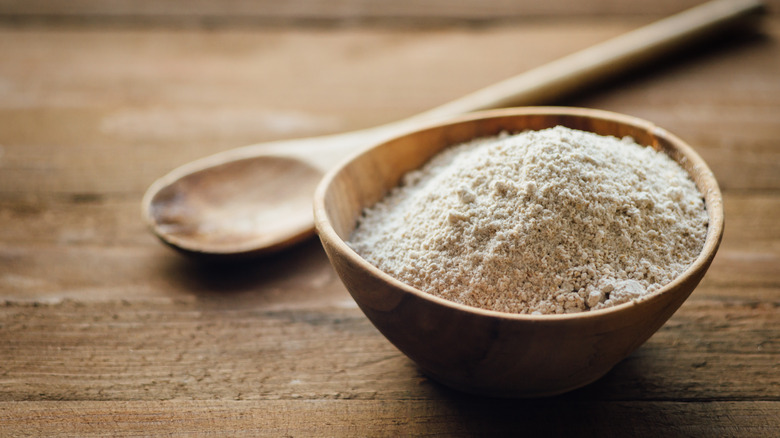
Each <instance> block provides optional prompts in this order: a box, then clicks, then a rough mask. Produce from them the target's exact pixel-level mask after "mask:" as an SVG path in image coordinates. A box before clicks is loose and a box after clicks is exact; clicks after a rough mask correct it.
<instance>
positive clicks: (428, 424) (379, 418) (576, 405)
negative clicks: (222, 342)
mask: <svg viewBox="0 0 780 438" xmlns="http://www.w3.org/2000/svg"><path fill="white" fill-rule="evenodd" d="M778 418H780V402H732V401H718V402H713V403H706V404H698V403H686V402H642V403H637V402H585V401H582V402H576V401H561V400H541V401H540V400H534V401H512V400H489V399H476V400H475V399H469V398H463V397H458V396H455V395H451V394H446V395H444V396H443V397H442V399H441V400H436V401H425V400H398V401H395V402H390V403H374V402H371V401H363V400H289V399H286V400H269V401H229V400H227V401H225V400H218V401H209V400H202V401H146V402H144V401H141V402H66V403H59V402H57V403H54V402H32V403H0V423H2V424H3V426H4V432H5V433H8V434H9V435H14V436H16V435H19V436H24V435H37V436H41V435H46V436H73V435H77V436H82V437H91V436H102V435H103V434H104V433H105V432H106V431H110V433H111V435H112V436H118V437H123V436H137V435H148V434H149V433H150V431H154V432H155V433H157V434H160V435H166V436H204V435H209V436H212V435H215V434H216V435H223V436H224V435H229V436H235V437H241V436H340V437H363V436H418V435H426V436H427V435H437V436H462V435H469V436H471V435H478V436H485V435H490V436H495V435H523V436H525V435H533V436H536V435H539V436H541V435H549V436H593V435H609V436H638V437H645V436H648V437H650V436H657V434H658V433H659V431H663V433H664V435H667V436H702V437H703V436H719V437H736V436H755V437H763V436H766V437H771V436H777V434H778V433H780V420H778Z"/></svg>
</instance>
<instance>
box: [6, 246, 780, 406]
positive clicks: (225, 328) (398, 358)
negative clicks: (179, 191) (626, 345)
mask: <svg viewBox="0 0 780 438" xmlns="http://www.w3.org/2000/svg"><path fill="white" fill-rule="evenodd" d="M86 262H87V263H89V261H86ZM277 267H278V266H277ZM273 268H274V267H271V268H270V269H273ZM234 272H235V270H233V271H229V270H228V271H222V272H221V273H220V274H221V275H222V276H225V275H229V274H231V273H234ZM179 274H180V275H181V274H187V272H186V271H185V272H181V273H179ZM189 274H191V275H197V274H194V272H193V271H189ZM244 275H247V274H244ZM184 276H185V277H186V275H184ZM200 276H201V278H200V279H189V281H191V283H189V284H191V285H199V286H195V287H192V288H191V289H190V290H187V288H186V285H187V283H182V284H180V285H179V287H181V288H182V289H179V290H178V291H176V288H174V289H172V288H170V287H166V288H162V287H159V286H157V287H155V286H154V284H156V283H157V282H155V281H152V282H149V283H147V284H146V285H145V287H149V288H151V290H144V286H139V287H138V292H137V294H136V291H135V290H133V289H132V288H130V287H127V288H124V289H120V290H110V289H100V288H96V290H94V291H91V292H90V291H89V290H87V291H86V292H83V289H82V292H81V293H79V294H78V298H77V297H76V296H71V297H67V298H60V299H57V300H54V299H52V300H48V301H44V300H37V301H34V302H29V301H27V302H25V301H24V300H15V299H12V298H10V299H8V298H7V299H5V301H4V302H3V303H0V304H1V307H0V321H2V325H0V357H3V358H4V360H3V361H2V363H1V364H0V388H2V391H0V399H2V400H7V401H10V400H152V399H169V398H219V399H274V398H279V397H287V398H294V397H296V396H301V397H305V398H312V399H332V398H349V399H356V398H357V399H395V398H398V397H400V398H403V399H409V398H412V399H427V398H430V397H434V396H435V388H436V386H437V385H433V384H431V383H430V382H428V381H427V379H425V378H424V377H423V376H422V375H421V374H420V372H419V370H418V369H417V368H416V367H415V366H414V365H413V364H412V363H411V362H410V361H409V360H408V359H406V358H405V357H404V356H403V355H402V354H401V353H400V352H398V351H397V350H396V349H395V348H394V347H393V346H392V345H390V344H389V343H388V342H387V341H386V340H385V339H384V338H383V337H382V336H381V335H380V334H379V333H378V332H377V331H376V330H375V329H374V328H373V327H372V326H371V324H370V323H369V322H368V320H366V319H365V317H364V316H363V315H362V314H361V312H360V311H359V310H358V309H357V308H355V306H354V304H353V303H352V301H351V300H350V299H349V297H348V295H347V294H346V292H345V291H344V290H343V288H342V287H341V286H340V284H338V283H337V281H335V280H333V279H332V278H330V277H325V278H326V280H325V281H326V284H325V285H323V286H319V287H317V288H314V287H313V285H312V284H311V283H309V284H305V283H304V281H305V280H303V279H301V278H298V277H294V278H289V277H288V276H285V275H284V274H279V276H278V277H276V278H275V279H274V278H271V279H269V280H270V281H267V282H264V281H262V280H263V279H262V276H259V277H260V278H261V279H260V280H257V281H254V279H256V278H257V277H252V276H249V275H248V277H250V278H249V280H247V279H244V280H245V281H244V282H237V284H236V283H234V284H232V286H233V288H232V289H231V288H230V287H225V285H226V284H227V285H230V284H231V282H232V281H235V280H232V279H228V278H218V276H217V275H216V274H215V278H211V281H212V284H209V283H208V281H203V279H202V278H203V277H206V275H205V274H202V273H201V274H200ZM177 280H178V281H182V282H186V281H188V280H187V279H186V278H180V279H176V278H170V279H169V281H170V282H171V284H173V283H174V282H175V281H177ZM309 281H312V280H311V279H309ZM100 292H104V293H105V296H103V297H102V299H101V297H100V296H99V293H100ZM117 292H123V293H124V296H125V298H120V297H119V296H117V295H118V294H117ZM119 295H121V294H119ZM779 314H780V297H779V296H778V295H777V289H776V288H770V289H764V290H762V291H757V290H755V289H745V290H740V289H731V290H730V291H728V292H727V293H723V292H722V293H721V295H720V296H716V297H709V296H708V295H707V294H706V292H705V291H703V292H702V293H699V292H698V291H697V292H696V293H695V294H694V298H692V299H691V300H690V301H689V302H688V303H686V304H685V305H684V306H683V307H682V308H681V310H680V311H679V312H678V313H677V314H676V315H675V316H674V317H673V318H672V319H671V320H670V322H669V323H668V324H667V325H666V326H664V327H663V328H662V329H661V330H660V331H659V332H658V333H657V334H656V335H655V336H654V337H652V338H651V339H650V340H649V341H648V342H647V343H646V344H645V345H644V346H643V347H642V348H640V349H639V350H638V351H637V352H635V353H634V354H633V355H632V356H630V357H629V358H628V359H627V360H626V361H624V362H622V363H621V364H619V365H618V366H617V367H616V368H615V369H614V370H613V371H612V372H611V373H610V374H609V375H608V376H607V377H605V378H604V379H602V380H600V381H598V382H596V383H595V384H593V385H591V386H589V387H587V388H585V389H583V390H581V392H580V393H579V394H580V395H579V396H581V397H584V398H588V399H612V398H614V397H618V398H620V399H627V400H676V399H685V400H694V399H696V400H724V399H728V400H778V398H780V373H779V372H778V366H780V365H778V364H780V342H778V337H777V336H775V334H776V333H778V332H780V318H778V315H779ZM577 394H578V393H574V395H573V396H574V397H577Z"/></svg>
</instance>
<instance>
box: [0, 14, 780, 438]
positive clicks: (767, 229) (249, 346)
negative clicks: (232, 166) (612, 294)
mask: <svg viewBox="0 0 780 438" xmlns="http://www.w3.org/2000/svg"><path fill="white" fill-rule="evenodd" d="M698 3H699V2H696V1H687V0H686V1H671V0H661V1H656V2H640V1H633V2H631V1H599V0H588V1H573V0H549V1H545V2H534V1H525V0H523V1H498V0H495V1H487V2H485V1H478V0H468V1H467V0H460V1H443V0H437V1H424V2H422V1H411V0H404V1H393V2H390V1H387V2H377V1H367V0H363V1H358V0H354V1H339V0H320V1H303V0H297V1H283V2H275V1H240V0H234V1H221V2H206V1H186V2H185V1H173V0H168V1H120V0H117V1H87V0H82V1H61V2H56V1H43V0H39V1H10V0H0V435H4V436H5V435H8V436H14V435H32V436H40V435H63V436H68V435H69V436H91V435H116V436H124V435H152V434H167V435H195V434H204V435H205V434H212V435H218V436H225V435H228V436H240V435H249V436H254V435H269V436H280V435H286V436H311V435H322V436H399V435H400V436H403V435H445V436H457V435H492V434H519V433H523V432H524V433H530V434H545V435H562V434H565V435H567V436H591V435H601V436H604V435H606V436H622V435H629V434H630V435H636V436H657V435H659V434H665V435H669V436H683V435H684V436H746V435H748V436H777V435H780V420H779V419H778V418H780V310H779V309H780V225H778V223H779V222H780V221H778V217H780V140H778V139H780V46H779V45H778V41H780V19H779V18H778V15H777V13H776V11H777V10H780V1H777V0H773V1H771V2H768V3H769V10H770V13H769V15H768V16H767V17H766V19H765V20H764V22H763V25H762V26H761V30H759V31H758V32H755V33H746V34H740V35H724V36H723V37H722V38H720V39H718V40H717V41H715V42H713V43H711V44H709V45H708V46H707V47H703V48H699V49H697V50H689V51H686V52H684V53H682V54H679V55H677V56H675V57H674V58H672V59H670V60H669V61H668V62H665V63H663V64H660V65H656V66H652V67H648V68H643V69H641V70H640V71H638V72H636V73H635V74H633V75H631V76H629V77H627V78H624V79H621V80H619V81H613V82H612V83H607V84H603V85H602V86H599V87H597V88H594V89H593V90H590V91H589V92H585V93H581V94H579V95H577V96H571V97H569V98H567V99H564V100H563V101H560V102H549V103H556V104H565V105H574V106H586V107H594V108H601V109H607V110H612V111H618V112H624V113H627V114H631V115H635V116H639V117H643V118H646V119H649V120H652V121H654V122H656V123H657V124H659V125H660V126H663V127H665V128H667V129H668V130H670V131H672V132H674V133H676V134H677V135H679V136H680V137H682V138H683V139H685V140H687V141H688V142H689V143H690V144H692V145H693V146H694V147H695V148H696V150H697V151H698V152H699V153H700V154H701V155H702V157H703V158H704V159H705V160H706V161H707V162H708V163H709V165H710V167H711V168H712V169H713V171H714V172H715V175H716V176H717V178H718V179H719V181H720V183H721V188H722V190H723V192H724V197H725V207H726V234H725V237H724V241H723V244H722V246H721V250H720V252H719V254H718V256H717V258H716V260H715V262H714V264H713V266H712V268H711V269H710V271H709V273H708V274H707V276H706V278H705V280H704V281H703V282H702V284H701V286H700V287H699V288H698V289H697V290H696V291H695V292H694V294H693V295H692V297H691V298H690V299H689V301H688V302H686V304H685V305H684V306H683V307H682V308H681V309H680V311H679V312H678V313H677V314H676V315H675V316H674V317H673V318H672V319H671V320H670V321H669V322H668V323H667V324H666V325H665V326H664V327H663V328H662V329H661V330H660V331H659V332H658V333H657V334H656V335H655V336H654V337H653V338H651V339H650V340H649V341H648V342H647V344H645V345H644V346H643V347H641V348H640V349H639V350H638V351H636V352H635V353H634V354H632V355H631V356H630V357H629V358H628V359H627V360H625V361H624V362H622V363H621V364H619V365H618V366H617V367H616V368H615V369H614V370H613V371H612V372H611V373H610V374H608V375H607V376H606V377H605V378H603V379H601V380H600V381H598V382H596V383H594V384H592V385H590V386H588V387H586V388H583V389H581V390H578V391H574V392H572V393H569V394H566V395H563V396H560V397H554V398H549V399H543V400H530V401H527V400H519V401H513V400H490V399H481V398H476V397H471V396H466V395H463V394H459V393H457V392H454V391H451V390H449V389H447V388H444V387H442V386H440V385H438V384H436V383H435V382H432V381H430V380H428V379H426V378H425V377H424V376H423V375H422V374H421V373H420V372H419V370H417V368H416V367H415V366H414V364H413V363H411V362H410V361H409V360H408V359H406V358H405V357H404V356H403V355H402V354H401V353H399V352H398V351H397V350H396V349H395V348H394V347H392V345H390V344H389V343H388V342H387V341H386V340H385V339H384V338H383V337H382V336H381V335H380V334H379V333H378V332H377V331H376V330H375V329H374V328H373V327H372V326H371V324H370V323H369V322H368V321H367V320H366V319H365V317H364V316H363V315H362V314H361V313H360V311H359V310H358V309H357V308H356V307H355V305H354V304H353V302H352V300H351V298H350V297H349V295H348V293H347V292H346V290H345V289H344V287H343V286H342V285H341V283H340V281H339V280H338V278H337V277H336V276H335V274H334V273H333V271H332V270H331V268H330V265H329V264H328V262H327V260H326V258H325V255H324V253H323V251H322V250H321V248H320V246H319V244H318V242H317V241H316V239H312V240H310V241H308V242H306V243H304V244H303V245H301V246H299V247H296V248H294V249H292V250H290V251H287V252H285V253H282V254H279V255H278V256H275V257H270V258H266V259H261V260H257V261H254V262H249V263H244V264H236V265H228V266H205V265H200V264H196V263H193V262H192V261H190V260H187V259H184V258H182V257H181V256H180V255H178V254H176V253H174V252H173V251H171V250H169V249H168V248H165V247H163V246H162V245H161V244H160V243H159V242H157V241H156V240H155V239H154V238H153V237H152V236H151V235H150V233H148V232H147V230H146V229H145V228H144V226H143V224H142V222H141V219H140V211H139V210H140V206H139V204H140V199H141V196H142V194H143V192H144V190H145V189H146V188H147V187H148V185H149V184H150V183H151V182H152V181H153V180H154V179H155V178H157V177H158V176H161V175H162V174H164V173H166V172H167V171H169V170H170V169H172V168H174V167H176V166H178V165H180V164H182V163H185V162H187V161H190V160H192V159H195V158H199V157H201V156H204V155H207V154H210V153H214V152H218V151H221V150H225V149H228V148H231V147H236V146H241V145H245V144H250V143H254V142H259V141H264V140H271V139H277V138H288V137H298V136H305V135H316V134H324V133H331V132H339V131H344V130H349V129H356V128H360V127H367V126H373V125H376V124H380V123H383V122H388V121H392V120H395V119H398V118H402V117H405V116H408V115H411V114H414V113H416V112H418V111H421V110H424V109H427V108H430V107H433V106H435V105H437V104H440V103H443V102H446V101H448V100H450V99H452V98H455V97H458V96H460V95H462V94H464V93H467V92H469V91H473V90H475V89H477V88H480V87H482V86H484V85H488V84H490V83H493V82H495V81H498V80H501V79H504V78H506V77H509V76H512V75H514V74H517V73H519V72H521V71H524V70H526V69H529V68H532V67H534V66H537V65H540V64H542V63H544V62H547V61H551V60H554V59H556V58H558V57H560V56H562V55H565V54H568V53H571V52H573V51H576V50H578V49H581V48H584V47H587V46H590V45H592V44H594V43H597V42H600V41H603V40H605V39H607V38H610V37H612V36H616V35H619V34H621V33H623V32H626V31H629V30H631V29H634V28H636V27H639V26H641V25H643V24H647V23H649V22H651V21H654V20H656V19H659V18H661V17H663V16H666V15H669V14H672V13H674V12H677V11H680V10H682V9H685V8H687V7H689V6H693V5H695V4H698Z"/></svg>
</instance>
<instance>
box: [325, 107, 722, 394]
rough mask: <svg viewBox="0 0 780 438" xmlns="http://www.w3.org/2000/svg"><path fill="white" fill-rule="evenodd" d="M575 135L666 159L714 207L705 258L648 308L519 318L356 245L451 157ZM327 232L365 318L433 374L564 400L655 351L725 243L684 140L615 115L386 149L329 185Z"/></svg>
mask: <svg viewBox="0 0 780 438" xmlns="http://www.w3.org/2000/svg"><path fill="white" fill-rule="evenodd" d="M556 125H563V126H566V127H569V128H573V129H580V130H583V131H590V132H595V133H597V134H601V135H614V136H616V137H623V136H626V135H629V136H632V137H633V138H634V139H635V140H636V141H637V143H639V144H642V145H649V146H652V147H653V148H655V149H658V150H662V151H664V152H665V153H667V154H668V155H669V156H671V157H672V158H673V159H674V160H675V161H677V162H678V163H680V164H681V165H682V167H683V168H685V169H686V170H687V171H688V173H689V174H690V175H691V178H692V179H693V180H694V181H695V183H696V185H697V186H698V188H699V190H700V191H701V192H702V194H703V195H704V198H705V204H706V207H707V211H708V214H709V226H708V230H707V237H706V241H705V244H704V248H703V250H702V252H701V254H700V255H699V256H698V258H697V259H696V260H695V261H694V263H693V264H692V265H691V266H690V267H689V268H688V269H687V270H686V271H685V272H684V273H683V274H682V275H680V276H679V277H678V278H677V279H675V280H674V281H672V282H671V283H669V284H668V285H666V286H664V287H663V288H661V289H660V290H658V291H656V292H655V293H652V294H650V295H648V296H646V297H644V298H642V299H640V300H638V301H634V302H630V303H625V304H621V305H618V306H615V307H611V308H606V309H601V310H595V311H588V312H582V313H575V314H565V315H519V314H510V313H502V312H495V311H489V310H483V309H478V308H474V307H470V306H465V305H461V304H457V303H454V302H451V301H447V300H444V299H441V298H438V297H435V296H433V295H430V294H427V293H425V292H422V291H420V290H418V289H416V288H414V287H411V286H408V285H406V284H404V283H402V282H400V281H398V280H396V279H394V278H393V277H391V276H390V275H388V274H386V273H384V272H382V271H381V270H379V269H378V268H376V267H374V266H373V265H371V264H370V263H368V262H367V261H366V260H364V259H363V258H361V257H360V256H359V255H358V254H357V253H355V252H354V251H353V250H352V249H350V247H349V246H348V245H347V244H346V243H345V240H346V239H348V238H349V236H350V234H351V233H352V231H353V229H354V228H355V225H356V222H357V219H358V217H359V216H360V215H361V212H362V210H363V209H364V208H365V207H368V206H371V205H373V204H374V203H376V202H377V201H379V200H380V199H381V198H382V197H383V196H384V195H385V194H386V193H387V192H388V191H389V190H390V189H391V188H393V187H394V186H396V185H397V184H398V182H399V181H400V179H401V176H402V175H403V174H404V173H406V172H408V171H410V170H412V169H416V168H419V167H420V166H422V165H423V164H424V163H425V162H426V161H428V160H429V159H430V158H431V157H432V156H433V155H435V154H436V153H437V152H439V151H441V150H442V149H444V148H446V147H448V146H451V145H454V144H458V143H462V142H465V141H468V140H471V139H473V138H477V137H483V136H489V135H496V134H498V133H500V132H501V131H509V132H517V131H522V130H527V129H532V130H539V129H544V128H550V127H554V126H556ZM314 214H315V224H316V227H317V231H318V233H319V236H320V239H321V240H322V244H323V246H324V247H325V251H326V252H327V254H328V257H329V258H330V261H331V263H332V264H333V267H334V268H335V270H336V272H337V273H338V275H339V276H340V277H341V280H342V281H343V282H344V284H345V285H346V287H347V289H348V290H349V292H350V293H351V294H352V297H353V298H354V299H355V301H356V302H357V304H358V305H359V306H360V308H361V309H362V311H363V312H364V313H365V315H366V316H367V317H368V319H370V320H371V322H372V323H373V324H374V325H375V326H376V327H377V328H378V329H379V331H380V332H382V334H383V335H384V336H385V337H387V339H388V340H390V342H392V343H393V344H394V345H395V346H396V347H397V348H398V349H399V350H401V351H402V352H403V353H405V354H406V355H407V356H409V357H410V358H411V359H412V360H414V361H415V362H416V363H417V364H418V365H419V367H420V368H421V369H422V370H423V372H424V373H426V374H427V375H429V376H430V377H432V378H433V379H435V380H437V381H439V382H441V383H443V384H445V385H448V386H451V387H454V388H456V389H459V390H462V391H466V392H470V393H475V394H481V395H489V396H498V397H538V396H549V395H554V394H559V393H563V392H566V391H569V390H572V389H575V388H579V387H581V386H584V385H587V384H588V383H590V382H593V381H595V380H597V379H598V378H600V377H602V376H603V375H604V374H606V373H607V372H608V371H609V370H610V369H611V368H612V367H613V366H614V365H615V364H617V363H618V362H619V361H621V360H622V359H623V358H625V357H626V356H628V355H629V354H630V353H631V352H632V351H634V350H635V349H636V348H638V347H639V346H640V345H642V343H644V342H645V341H646V340H647V339H648V338H650V336H652V334H653V333H655V331H656V330H658V329H659V328H660V327H661V326H662V325H663V324H664V323H665V322H666V320H667V319H669V317H670V316H672V314H673V313H674V312H675V311H676V310H677V309H678V308H679V307H680V305H682V303H683V302H684V301H685V300H686V299H687V298H688V296H689V295H690V293H691V292H692V291H693V289H694V288H695V287H696V286H697V285H698V283H699V281H700V280H701V279H702V277H703V276H704V273H705V272H706V271H707V268H708V267H709V266H710V263H711V262H712V259H713V258H714V256H715V253H716V251H717V249H718V246H719V244H720V240H721V236H722V235H723V202H722V198H721V194H720V190H719V188H718V184H717V182H716V180H715V177H714V176H713V174H712V172H711V171H710V169H709V168H708V167H707V165H706V164H705V163H704V161H702V159H701V158H700V157H699V156H698V155H697V154H696V153H695V152H694V151H693V150H692V149H691V148H690V146H688V145H687V144H685V143H684V142H683V141H682V140H680V139H679V138H677V137H675V136H674V135H672V134H670V133H668V132H667V131H665V130H663V129H661V128H658V127H656V126H655V125H653V124H652V123H650V122H647V121H644V120H641V119H637V118H634V117H630V116H626V115H621V114H615V113H610V112H605V111H597V110H590V109H578V108H561V107H537V108H534V107H529V108H516V109H505V110H497V111H487V112H482V113H475V114H472V115H468V116H464V117H460V118H457V119H454V120H452V121H450V122H447V123H442V124H437V125H435V126H431V127H427V128H425V129H422V130H419V131H416V132H412V133H409V134H406V135H402V136H400V137H397V138H394V139H391V140H389V141H386V142H384V143H381V144H379V145H377V146H375V147H372V148H371V149H368V150H366V151H364V152H362V153H360V154H359V155H357V156H355V157H353V158H351V159H350V160H348V161H347V162H346V163H344V164H342V165H341V166H339V167H338V168H336V169H334V170H333V171H331V172H330V173H329V174H328V175H326V176H325V178H324V179H323V181H322V182H321V183H320V185H319V187H318V189H317V191H316V194H315V204H314Z"/></svg>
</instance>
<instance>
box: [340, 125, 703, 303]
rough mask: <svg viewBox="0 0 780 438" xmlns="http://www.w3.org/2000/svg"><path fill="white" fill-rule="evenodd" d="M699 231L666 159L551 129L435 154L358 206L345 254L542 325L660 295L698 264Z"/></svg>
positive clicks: (695, 211) (685, 185)
mask: <svg viewBox="0 0 780 438" xmlns="http://www.w3.org/2000/svg"><path fill="white" fill-rule="evenodd" d="M707 224H708V217H707V213H706V210H705V207H704V202H703V200H702V195H701V194H700V192H699V191H698V189H697V188H696V186H695V184H694V183H693V181H692V180H691V179H690V178H689V176H688V175H687V173H686V172H685V171H684V170H683V169H682V168H681V167H680V166H679V165H678V164H677V163H675V162H674V161H673V160H672V159H671V158H669V157H668V156H666V155H665V154H663V153H661V152H657V151H655V150H653V149H652V148H649V147H642V146H639V145H637V144H636V143H634V142H633V140H631V139H628V138H626V139H623V140H620V139H617V138H614V137H603V136H599V135H596V134H592V133H587V132H583V131H577V130H572V129H568V128H564V127H560V126H559V127H556V128H551V129H546V130H542V131H527V132H523V133H520V134H517V135H501V136H498V137H493V138H487V139H480V140H476V141H473V142H470V143H466V144H462V145H458V146H454V147H452V148H449V149H447V150H446V151H443V152H442V153H440V154H438V155H437V156H435V157H434V158H433V159H432V160H431V161H430V162H428V163H427V164H426V165H425V166H423V167H422V168H421V169H418V170H415V171H412V172H410V173H408V174H407V175H405V177H404V178H403V180H402V182H401V184H400V185H399V186H398V187H396V188H395V189H393V190H392V191H391V192H390V193H389V194H388V195H387V196H386V197H385V199H383V200H382V201H380V202H379V203H377V204H376V205H374V206H373V207H370V208H368V209H366V210H365V212H364V215H363V216H362V217H361V219H360V221H359V223H358V226H357V228H356V230H355V232H354V233H353V235H352V236H351V238H350V242H349V243H350V245H351V246H352V247H353V248H354V249H355V250H356V251H357V252H358V253H359V254H360V255H361V256H362V257H364V258H365V259H366V260H368V261H369V262H370V263H372V264H373V265H375V266H377V267H378V268H379V269H381V270H383V271H385V272H387V273H388V274H390V275H391V276H393V277H395V278H397V279H399V280H401V281H403V282H405V283H407V284H409V285H412V286H414V287H416V288H418V289H420V290H422V291H425V292H428V293H431V294H433V295H436V296H439V297H442V298H445V299H448V300H451V301H455V302H457V303H461V304H465V305H469V306H475V307H480V308H484V309H490V310H496V311H501V312H511V313H535V314H540V313H541V314H552V313H570V312H580V311H586V310H589V309H600V308H603V307H608V306H613V305H616V304H620V303H624V302H628V301H631V300H633V299H636V298H638V297H640V296H642V295H644V294H648V293H652V292H654V291H656V290H658V289H659V288H660V287H662V286H663V285H665V284H666V283H668V282H670V281H671V280H673V279H674V278H675V277H676V276H678V275H679V274H680V273H682V272H683V271H684V270H685V269H686V268H687V267H688V266H689V265H690V263H691V262H693V260H694V259H695V258H696V257H697V256H698V254H699V252H700V251H701V248H702V246H703V244H704V240H705V236H706V232H707Z"/></svg>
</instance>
